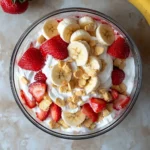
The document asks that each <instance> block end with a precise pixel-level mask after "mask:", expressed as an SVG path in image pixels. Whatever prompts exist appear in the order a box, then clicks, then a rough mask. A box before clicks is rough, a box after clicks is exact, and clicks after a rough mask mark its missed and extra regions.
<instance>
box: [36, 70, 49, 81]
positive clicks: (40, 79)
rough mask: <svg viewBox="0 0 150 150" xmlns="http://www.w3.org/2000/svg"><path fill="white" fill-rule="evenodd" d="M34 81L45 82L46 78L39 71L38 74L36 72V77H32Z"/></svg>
mask: <svg viewBox="0 0 150 150" xmlns="http://www.w3.org/2000/svg"><path fill="white" fill-rule="evenodd" d="M34 80H35V81H41V82H46V80H47V77H46V75H45V74H44V73H43V72H42V71H39V72H37V73H36V75H35V76H34Z"/></svg>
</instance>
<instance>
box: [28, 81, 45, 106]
mask: <svg viewBox="0 0 150 150" xmlns="http://www.w3.org/2000/svg"><path fill="white" fill-rule="evenodd" d="M29 92H30V93H31V94H32V96H33V97H34V98H35V99H36V101H37V102H38V103H40V102H41V100H42V99H43V97H44V95H45V92H46V84H45V83H43V82H34V83H31V84H30V85H29Z"/></svg>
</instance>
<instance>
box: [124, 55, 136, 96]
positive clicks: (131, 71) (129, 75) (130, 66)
mask: <svg viewBox="0 0 150 150" xmlns="http://www.w3.org/2000/svg"><path fill="white" fill-rule="evenodd" d="M125 63H126V66H125V68H124V69H123V71H124V73H125V79H124V81H123V83H124V84H125V85H126V87H127V93H128V94H131V92H132V89H133V87H134V78H135V64H134V59H133V57H129V58H127V59H126V60H125Z"/></svg>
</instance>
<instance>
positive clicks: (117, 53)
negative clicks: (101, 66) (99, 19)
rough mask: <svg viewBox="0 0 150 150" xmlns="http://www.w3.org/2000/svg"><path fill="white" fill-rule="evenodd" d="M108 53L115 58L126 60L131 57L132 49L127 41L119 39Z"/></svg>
mask: <svg viewBox="0 0 150 150" xmlns="http://www.w3.org/2000/svg"><path fill="white" fill-rule="evenodd" d="M107 53H108V54H109V55H111V56H113V57H116V58H120V59H126V58H127V57H128V56H129V53H130V48H129V46H128V44H127V43H126V41H125V39H124V38H122V37H119V38H118V39H117V40H116V41H115V42H114V43H113V44H112V45H111V46H110V47H109V48H108V51H107Z"/></svg>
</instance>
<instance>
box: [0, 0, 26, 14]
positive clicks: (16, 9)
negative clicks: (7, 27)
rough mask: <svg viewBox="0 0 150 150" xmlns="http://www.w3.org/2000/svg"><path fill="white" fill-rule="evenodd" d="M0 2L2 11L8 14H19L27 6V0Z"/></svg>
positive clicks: (5, 0) (4, 0)
mask: <svg viewBox="0 0 150 150" xmlns="http://www.w3.org/2000/svg"><path fill="white" fill-rule="evenodd" d="M0 4H1V7H2V9H3V11H4V12H6V13H9V14H21V13H23V12H25V11H26V10H27V8H28V0H26V1H25V2H22V0H17V1H16V2H13V0H1V1H0Z"/></svg>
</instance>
